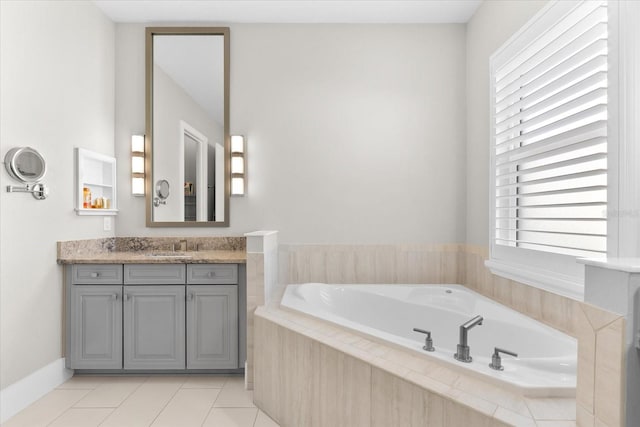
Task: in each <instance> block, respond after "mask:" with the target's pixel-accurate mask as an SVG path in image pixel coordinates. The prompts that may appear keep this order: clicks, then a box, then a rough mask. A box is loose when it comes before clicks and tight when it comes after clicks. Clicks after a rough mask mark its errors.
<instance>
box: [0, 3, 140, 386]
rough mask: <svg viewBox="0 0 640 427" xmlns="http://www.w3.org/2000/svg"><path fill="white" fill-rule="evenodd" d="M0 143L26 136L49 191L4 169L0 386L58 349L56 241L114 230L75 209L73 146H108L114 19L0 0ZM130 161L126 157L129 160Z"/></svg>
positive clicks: (0, 183)
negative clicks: (43, 164)
mask: <svg viewBox="0 0 640 427" xmlns="http://www.w3.org/2000/svg"><path fill="white" fill-rule="evenodd" d="M0 19H1V21H0V31H1V32H0V43H1V44H0V79H1V80H0V93H2V97H1V101H0V102H1V105H0V109H1V111H2V114H1V115H0V117H1V118H0V144H1V146H0V151H1V153H0V154H1V155H2V157H4V155H5V153H6V152H7V150H9V149H10V148H12V147H16V146H24V145H27V146H31V147H34V148H36V149H37V150H39V151H40V152H41V153H42V155H43V156H44V157H45V159H46V160H47V166H48V170H47V174H46V176H45V179H44V182H45V183H46V184H47V185H48V186H49V187H50V188H51V195H50V196H49V198H48V199H46V200H44V201H37V200H35V199H34V198H33V197H31V195H29V194H20V193H7V192H5V191H4V187H5V185H10V184H17V182H15V181H13V180H12V179H11V178H10V177H9V175H8V174H7V172H6V171H5V168H4V167H3V168H2V171H0V188H2V191H0V235H1V236H2V239H1V240H0V241H1V243H0V255H1V256H0V361H1V363H0V388H5V387H6V386H7V385H9V384H12V383H14V382H15V381H17V380H19V379H21V378H23V377H25V376H27V375H29V374H31V373H32V372H34V371H36V370H37V369H39V368H41V367H43V366H46V365H48V364H49V363H51V362H53V361H55V360H57V359H59V358H60V357H62V345H61V339H62V331H61V326H62V308H63V304H62V268H61V267H60V266H58V265H56V241H57V240H72V239H85V238H95V237H106V236H112V235H113V232H112V231H110V232H105V231H102V230H103V222H102V218H101V217H91V216H83V217H79V216H76V214H75V212H74V210H73V208H74V185H75V182H74V173H73V171H74V150H73V149H74V147H83V148H87V149H91V150H94V151H98V152H101V153H104V154H107V155H113V154H114V145H113V132H114V129H113V124H114V35H115V33H114V24H113V23H112V22H111V21H110V20H108V19H107V18H106V17H105V16H104V15H103V14H102V13H101V12H100V11H99V10H98V9H97V8H96V7H95V6H94V5H93V4H92V3H90V2H76V1H73V2H8V1H0ZM126 164H127V165H128V164H129V162H126Z"/></svg>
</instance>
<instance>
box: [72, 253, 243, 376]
mask: <svg viewBox="0 0 640 427" xmlns="http://www.w3.org/2000/svg"><path fill="white" fill-rule="evenodd" d="M245 283H246V270H245V267H244V265H238V264H186V265H185V264H171V263H168V264H161V263H156V264H151V263H149V264H77V265H69V266H67V268H66V269H65V286H66V290H67V292H66V296H65V297H66V306H67V309H66V313H65V316H66V325H67V329H66V337H67V339H66V364H67V367H68V368H71V369H80V370H94V371H103V370H104V371H111V372H112V371H114V370H117V371H121V372H126V371H147V370H174V371H175V370H185V369H187V370H217V369H225V370H237V369H239V368H240V367H241V366H243V364H244V360H245V357H246V345H245V342H246V323H245V321H244V318H241V317H240V316H239V315H238V313H239V312H240V313H244V312H245V311H246V302H245V301H246V287H245Z"/></svg>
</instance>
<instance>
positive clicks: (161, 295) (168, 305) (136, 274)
mask: <svg viewBox="0 0 640 427" xmlns="http://www.w3.org/2000/svg"><path fill="white" fill-rule="evenodd" d="M185 269H186V267H185V265H184V264H159V265H157V264H132V265H125V266H124V295H123V297H122V299H123V301H124V330H123V335H124V369H184V368H185V310H184V305H185V286H184V283H185V282H184V281H185Z"/></svg>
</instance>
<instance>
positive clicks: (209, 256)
mask: <svg viewBox="0 0 640 427" xmlns="http://www.w3.org/2000/svg"><path fill="white" fill-rule="evenodd" d="M185 240H186V242H187V245H186V246H187V248H186V249H187V250H186V251H174V250H173V248H174V247H176V248H179V247H180V242H181V241H185ZM246 260H247V252H246V247H245V238H244V237H186V238H184V237H111V238H106V239H90V240H74V241H69V242H58V256H57V261H58V264H208V263H227V264H237V263H241V264H243V263H245V262H246Z"/></svg>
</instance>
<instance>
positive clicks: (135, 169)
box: [131, 135, 144, 196]
mask: <svg viewBox="0 0 640 427" xmlns="http://www.w3.org/2000/svg"><path fill="white" fill-rule="evenodd" d="M131 194H133V195H134V196H144V135H131Z"/></svg>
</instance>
